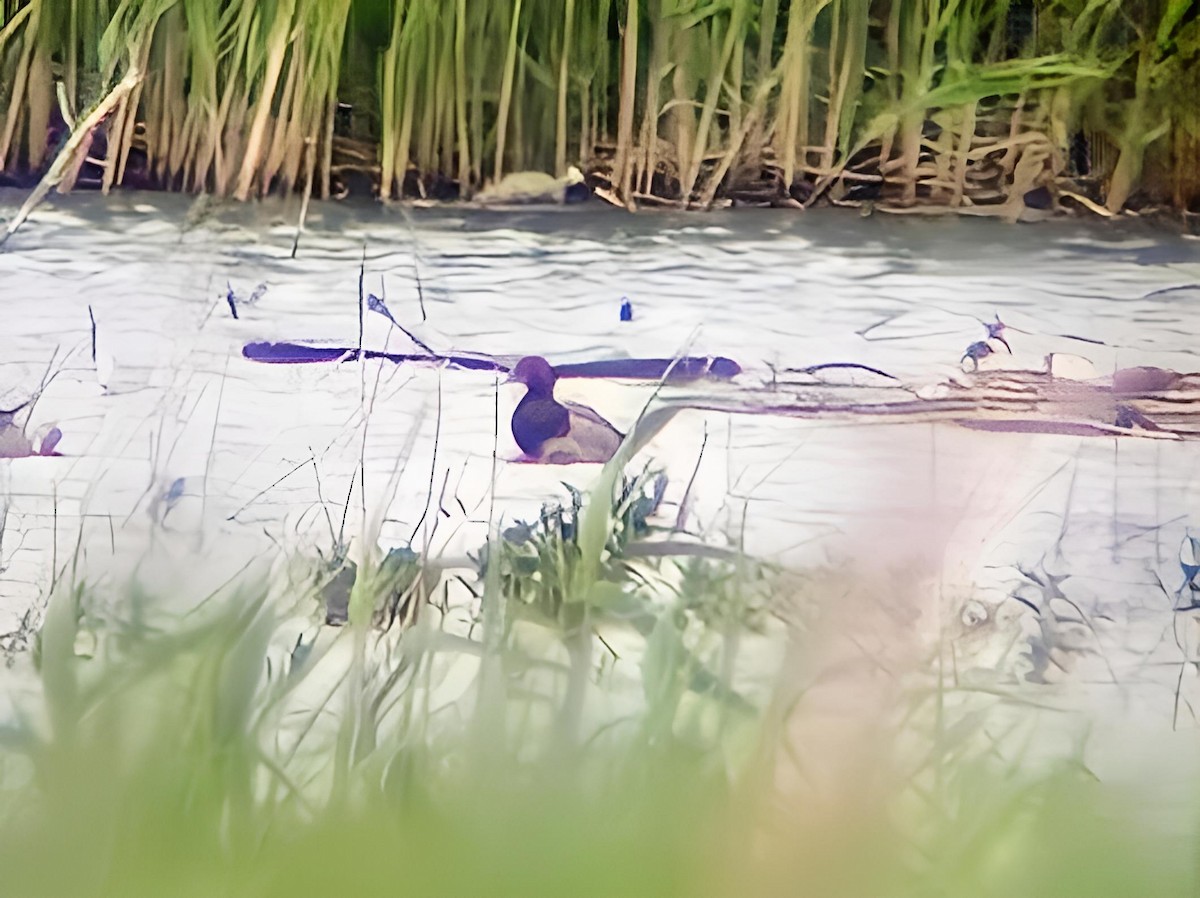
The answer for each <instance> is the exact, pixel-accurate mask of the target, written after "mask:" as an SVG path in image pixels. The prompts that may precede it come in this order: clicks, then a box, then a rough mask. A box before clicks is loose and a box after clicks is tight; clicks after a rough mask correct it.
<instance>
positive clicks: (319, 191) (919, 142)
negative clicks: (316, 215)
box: [0, 0, 1200, 216]
mask: <svg viewBox="0 0 1200 898" xmlns="http://www.w3.org/2000/svg"><path fill="white" fill-rule="evenodd" d="M1198 12H1200V6H1198V5H1197V2H1196V0H1145V2H1139V3H1123V2H1120V0H1003V2H993V0H727V2H720V3H705V2H699V0H471V2H467V0H272V2H265V3H264V2H258V0H4V2H3V3H0V167H2V169H0V170H2V172H5V173H9V174H10V175H13V174H16V173H31V172H36V173H40V172H42V171H44V170H45V169H46V167H47V166H48V164H49V158H50V157H52V156H53V155H54V154H55V153H56V152H57V151H58V150H59V149H60V148H61V147H62V145H63V143H64V140H65V136H66V133H67V132H69V131H70V130H71V127H72V124H73V123H75V122H76V121H80V122H82V121H83V120H84V118H85V114H86V111H87V110H88V109H90V108H94V107H95V106H96V105H97V104H98V103H100V102H102V101H103V99H104V97H105V96H106V94H107V92H108V91H110V90H112V89H113V87H114V85H116V84H118V83H119V82H120V81H121V79H122V78H125V77H126V76H128V74H129V73H130V72H131V71H132V72H136V73H138V75H139V76H140V80H139V82H138V84H137V86H136V87H135V88H134V89H133V90H132V92H131V93H130V95H129V96H127V97H123V98H122V99H121V100H120V101H119V102H118V103H116V104H115V105H116V108H115V109H114V110H113V111H111V112H110V113H109V114H108V115H107V116H106V117H105V119H104V122H103V124H102V125H101V126H100V127H98V128H96V129H94V130H95V132H96V133H95V135H94V137H93V139H92V140H90V141H84V142H82V144H83V145H84V149H83V150H74V149H73V150H72V153H73V155H72V157H71V161H72V162H73V166H72V167H71V168H70V171H69V172H68V174H66V175H64V176H62V177H61V178H59V181H58V186H59V187H60V189H67V188H69V187H70V186H71V185H72V184H73V183H74V180H75V178H76V177H77V175H78V172H79V171H80V170H81V169H82V170H84V171H85V172H88V173H90V174H89V177H90V179H91V180H94V181H97V182H98V184H99V186H101V187H102V188H103V189H106V190H107V189H109V188H110V187H112V186H113V185H116V184H134V185H138V186H150V185H152V186H158V187H163V188H167V189H174V190H186V191H191V192H211V193H213V194H217V195H221V196H232V197H236V198H239V199H247V198H250V197H252V196H258V195H263V194H266V193H268V192H271V191H292V190H297V191H302V192H304V193H306V194H310V193H311V194H313V195H316V196H328V195H330V194H331V193H337V192H342V191H345V190H349V189H351V187H352V186H353V183H354V181H355V178H356V177H357V178H358V179H359V180H360V181H367V182H369V183H370V184H371V189H372V190H373V192H375V193H376V194H377V195H379V196H381V197H382V198H384V199H396V198H401V197H405V196H433V197H439V198H449V197H462V198H465V197H469V196H470V195H471V194H473V193H474V192H475V191H477V190H479V189H480V188H482V187H483V186H485V185H486V184H487V183H489V182H497V181H499V180H501V179H502V178H503V176H504V175H505V174H507V173H511V172H516V171H523V170H539V171H548V172H553V173H554V174H555V175H557V176H563V175H564V174H565V173H566V171H567V169H568V166H570V165H577V166H579V167H581V168H582V169H583V170H584V171H585V172H586V173H587V174H588V175H589V178H590V180H591V183H592V185H593V186H594V187H601V188H604V189H606V190H608V191H610V193H609V194H608V195H609V196H611V197H612V198H614V199H616V200H618V201H620V202H622V203H624V204H626V205H629V206H635V205H637V204H639V203H651V202H653V203H668V204H674V205H684V206H700V207H709V206H711V205H712V204H713V203H714V202H715V201H716V200H717V199H718V198H732V199H736V200H739V201H742V202H758V203H764V204H765V203H775V204H779V203H793V204H795V203H800V204H809V203H812V202H814V201H816V200H817V199H819V198H827V199H828V200H830V201H832V202H855V203H861V202H864V201H866V202H871V203H875V204H881V205H882V206H883V207H886V208H899V209H903V208H912V207H934V208H947V209H968V208H973V209H975V210H976V211H984V212H994V213H996V214H1002V215H1009V216H1013V215H1016V214H1018V213H1019V210H1020V207H1021V205H1022V202H1023V198H1024V197H1025V196H1026V195H1027V194H1029V193H1030V191H1034V190H1038V189H1041V188H1045V189H1046V190H1049V191H1050V192H1051V193H1052V194H1054V195H1056V197H1055V198H1061V195H1063V194H1067V195H1071V196H1074V197H1076V198H1077V199H1078V201H1079V202H1081V203H1084V204H1088V205H1091V206H1092V207H1093V208H1095V209H1097V210H1099V211H1105V212H1108V213H1115V212H1118V211H1120V210H1121V209H1123V208H1124V207H1126V206H1127V205H1128V204H1129V202H1130V201H1131V199H1135V198H1138V197H1141V198H1142V199H1143V201H1145V200H1151V201H1168V202H1173V203H1174V204H1176V205H1178V206H1182V207H1194V206H1195V205H1196V204H1197V202H1200V199H1198V196H1197V186H1196V178H1195V175H1194V168H1195V158H1194V149H1195V147H1196V145H1197V142H1198V140H1200V100H1198V99H1197V97H1198V96H1200V94H1198V92H1197V91H1196V90H1195V87H1196V85H1195V79H1196V75H1195V72H1196V71H1197V70H1198V67H1197V62H1198V60H1197V56H1198V55H1200V18H1198V16H1197V13H1198ZM340 104H341V105H340ZM77 143H79V142H78V141H77ZM89 159H91V160H93V162H89V161H88V160H89ZM94 166H99V168H98V170H97V169H96V168H94Z"/></svg>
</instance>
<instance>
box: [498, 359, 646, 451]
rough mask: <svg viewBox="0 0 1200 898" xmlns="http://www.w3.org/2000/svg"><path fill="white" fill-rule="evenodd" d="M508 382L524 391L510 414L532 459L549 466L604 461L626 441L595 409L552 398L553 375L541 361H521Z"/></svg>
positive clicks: (515, 434) (518, 437)
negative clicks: (522, 387) (521, 384)
mask: <svg viewBox="0 0 1200 898" xmlns="http://www.w3.org/2000/svg"><path fill="white" fill-rule="evenodd" d="M509 379H510V380H512V381H514V382H516V383H523V384H525V386H526V387H527V392H526V393H525V396H524V398H523V399H522V400H521V401H520V402H519V403H518V404H517V408H516V411H514V412H513V418H512V433H513V437H514V438H515V439H516V441H517V445H518V446H520V447H521V449H522V451H523V452H524V453H525V455H526V456H527V457H528V458H529V459H530V460H531V461H538V462H541V463H543V464H552V465H567V464H574V463H577V462H606V461H608V460H609V459H610V458H612V457H613V455H614V454H615V453H616V451H617V447H618V446H620V445H621V441H622V440H623V439H624V438H625V437H624V434H622V433H621V432H620V431H619V430H617V429H616V428H615V427H613V426H612V425H611V424H609V423H608V421H606V420H605V419H604V418H603V417H602V416H601V415H600V414H599V413H597V412H596V411H595V410H594V409H590V408H588V407H587V406H586V405H576V404H575V403H573V402H559V401H558V400H557V399H555V398H554V383H555V381H556V380H557V377H556V375H555V373H554V369H553V368H551V367H550V364H549V363H548V362H547V361H546V360H545V359H543V358H541V357H539V356H528V357H526V358H523V359H521V361H519V362H518V363H517V366H516V367H515V368H514V369H513V371H512V376H511V377H510V378H509Z"/></svg>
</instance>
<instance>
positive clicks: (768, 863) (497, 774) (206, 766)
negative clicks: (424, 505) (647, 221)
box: [0, 416, 1200, 898]
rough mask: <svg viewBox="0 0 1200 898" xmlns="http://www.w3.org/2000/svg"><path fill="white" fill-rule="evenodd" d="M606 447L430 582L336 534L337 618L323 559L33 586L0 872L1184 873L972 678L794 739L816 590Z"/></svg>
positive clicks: (1170, 836)
mask: <svg viewBox="0 0 1200 898" xmlns="http://www.w3.org/2000/svg"><path fill="white" fill-rule="evenodd" d="M643 421H648V422H649V423H648V424H646V426H645V427H643V428H642V433H641V435H640V436H642V437H644V436H645V433H646V432H647V430H648V429H649V430H652V429H653V418H652V417H651V416H647V417H646V418H645V419H643ZM636 430H637V428H635V431H636ZM638 440H639V434H638V433H637V432H635V434H634V435H633V436H632V437H631V438H630V440H629V442H628V445H627V446H626V449H625V451H624V452H623V453H622V455H621V456H619V457H618V459H617V460H616V462H615V463H614V464H613V465H611V466H610V467H609V468H607V469H606V471H605V472H604V474H602V476H601V480H600V484H599V486H598V487H597V488H596V489H595V490H593V491H592V492H591V493H590V494H589V495H588V496H584V495H581V494H578V493H575V492H571V493H570V494H569V497H568V498H567V500H566V501H564V503H563V504H562V505H561V506H558V507H551V508H548V509H546V511H545V512H544V513H543V514H542V516H541V517H540V519H539V520H537V521H534V522H530V523H529V524H524V525H520V524H514V525H513V527H511V528H508V529H507V530H506V532H505V533H504V534H500V533H497V534H495V535H494V537H493V538H492V540H491V541H490V543H489V545H488V546H487V547H486V550H485V551H484V552H482V553H481V557H480V564H479V570H478V571H477V572H476V576H475V577H473V578H469V579H468V580H467V586H469V587H470V589H466V588H463V589H459V590H457V592H456V593H454V595H456V596H457V598H453V599H451V598H450V596H451V593H449V592H446V591H444V589H443V588H441V587H443V586H444V585H445V584H449V583H452V582H458V581H456V580H455V577H456V576H460V575H461V573H462V572H447V571H441V570H439V569H438V567H437V565H436V563H435V560H431V559H421V558H419V557H418V556H416V555H413V554H410V553H405V554H404V555H403V557H402V558H400V562H401V564H400V566H399V567H397V566H395V559H393V562H385V563H379V564H375V563H372V562H370V561H364V562H363V563H362V565H360V567H359V568H358V569H357V576H356V577H355V581H354V583H353V586H352V588H351V590H350V594H349V597H348V609H347V610H348V622H347V624H346V625H345V626H344V627H340V628H336V627H324V626H321V625H320V622H321V621H322V620H323V618H324V614H325V610H326V602H327V601H328V597H329V595H330V593H329V591H328V589H325V588H324V587H323V584H324V583H325V582H326V579H327V576H326V574H324V573H322V574H321V575H320V576H317V577H314V576H313V574H314V573H320V572H324V571H327V566H326V564H325V562H324V561H322V562H319V563H316V564H311V563H307V562H304V561H303V559H296V560H294V561H293V562H291V564H290V566H289V568H288V569H289V570H290V571H291V574H290V575H288V576H284V575H282V574H278V573H277V575H276V579H275V580H272V581H269V582H268V581H265V580H264V581H255V580H252V579H251V580H245V581H243V582H240V583H236V584H233V585H231V586H230V587H229V588H228V589H227V590H225V591H223V592H222V593H219V594H217V595H214V596H211V597H209V598H207V599H205V600H204V601H201V602H199V603H196V604H192V605H188V606H184V605H181V602H180V600H178V599H176V598H172V597H171V596H168V595H157V596H150V595H146V594H144V593H143V592H141V591H140V590H138V589H137V587H136V585H128V584H127V585H125V586H124V587H119V586H118V587H112V588H111V591H107V590H105V589H103V588H101V587H99V586H96V585H92V586H89V585H87V584H75V585H71V584H69V583H65V582H64V583H63V584H61V585H60V587H59V589H58V590H57V591H56V592H55V594H54V595H53V597H52V600H51V603H50V606H49V608H48V611H47V614H46V618H45V623H44V626H43V627H42V629H41V631H40V633H39V634H38V636H37V638H36V640H35V645H34V648H33V651H32V653H31V655H29V656H22V657H20V658H18V659H16V667H17V668H18V670H24V672H25V673H26V674H28V675H29V679H25V680H22V679H20V678H19V677H17V676H15V675H14V677H13V678H12V683H13V686H12V688H11V689H10V691H9V696H8V697H9V698H10V699H11V700H12V702H13V703H14V706H15V708H16V709H17V712H16V713H15V714H14V715H12V716H11V718H10V719H8V720H6V722H5V723H4V725H3V728H2V729H0V870H2V871H3V874H2V876H3V883H4V892H5V893H6V894H12V895H21V896H68V895H69V896H73V898H78V896H89V895H98V896H99V895H102V896H143V895H144V896H152V895H163V894H171V895H196V896H212V895H227V896H295V895H310V894H311V895H317V894H330V893H336V894H354V895H363V896H369V895H396V894H403V895H408V894H411V895H421V896H433V895H439V896H440V895H446V896H459V895H484V894H486V895H497V896H505V895H512V896H536V895H564V894H569V895H596V896H639V895H645V896H676V895H677V896H689V898H691V896H725V895H729V896H733V895H747V894H753V895H822V896H863V895H870V896H881V898H884V896H914V898H915V896H925V895H947V896H958V895H963V896H967V895H970V896H997V898H1001V896H1003V898H1008V896H1014V895H1039V896H1074V895H1078V896H1113V898H1117V896H1123V898H1124V896H1129V895H1139V896H1159V895H1161V896H1174V895H1186V894H1194V893H1195V889H1196V887H1197V885H1200V878H1198V868H1197V864H1196V857H1197V852H1196V848H1195V840H1194V835H1195V831H1196V828H1197V827H1196V820H1195V819H1193V820H1191V821H1189V822H1188V823H1187V824H1186V825H1184V826H1182V827H1181V826H1179V825H1178V822H1174V823H1172V822H1170V821H1160V820H1157V819H1156V816H1155V813H1154V809H1153V806H1152V805H1149V806H1148V805H1147V804H1146V801H1145V800H1144V799H1142V798H1141V797H1140V796H1139V795H1137V794H1136V792H1133V793H1131V792H1128V791H1121V790H1118V789H1117V788H1116V787H1114V786H1109V785H1106V784H1103V783H1100V782H1098V781H1096V779H1095V778H1094V777H1092V776H1091V775H1090V774H1089V773H1088V772H1087V771H1086V770H1084V769H1083V768H1082V766H1081V765H1080V764H1079V761H1078V758H1077V757H1076V756H1075V755H1074V754H1073V753H1067V754H1066V755H1060V756H1051V757H1050V759H1049V761H1047V760H1046V756H1045V754H1044V753H1042V754H1040V755H1038V757H1039V758H1040V760H1035V758H1034V756H1033V755H1031V756H1030V757H1028V758H1025V757H1016V758H1015V759H1014V758H1013V757H1011V755H1009V754H1008V753H1007V749H1006V748H1005V746H1004V744H1002V742H1001V741H1000V740H998V739H997V738H996V737H995V736H994V735H993V734H992V730H993V729H994V727H991V726H988V725H987V723H986V722H987V720H988V719H989V713H990V711H999V710H1000V709H1001V707H1002V705H1003V702H1002V701H1001V700H1000V699H998V698H995V697H988V696H983V695H980V694H973V693H970V692H965V691H964V692H950V691H947V690H946V689H944V688H925V687H923V686H919V685H914V687H912V688H910V689H907V690H906V691H905V693H904V694H905V695H906V696H907V697H906V698H905V701H904V704H903V706H902V707H899V708H897V709H895V713H889V714H885V715H884V716H883V717H877V716H874V715H872V716H870V717H869V719H868V718H864V719H862V720H860V721H859V724H860V727H859V732H860V735H859V736H858V737H857V738H858V740H859V741H858V742H852V743H849V744H844V745H843V746H842V749H840V750H839V752H838V753H837V754H835V755H833V756H830V755H829V754H828V751H827V750H822V749H821V748H820V747H819V746H820V745H821V744H822V739H823V737H824V736H826V735H827V734H826V733H825V731H824V727H825V724H824V723H822V722H821V719H820V717H819V716H818V717H812V716H808V715H806V714H805V713H804V712H803V710H802V709H800V707H799V706H800V705H802V704H803V699H804V697H805V695H806V693H807V691H808V690H809V689H811V688H819V680H818V682H817V683H813V684H811V685H809V686H804V685H803V682H802V677H801V676H800V674H799V672H798V671H799V668H797V667H796V666H795V665H794V664H792V663H789V662H788V660H787V659H788V658H793V659H794V658H797V657H799V658H804V657H805V656H806V655H808V654H810V653H811V654H814V655H815V654H818V653H819V649H820V644H821V641H822V640H823V639H824V638H826V637H828V636H830V635H832V634H830V633H829V632H828V631H827V630H822V629H821V627H820V625H819V619H820V617H821V615H820V610H821V607H820V602H819V601H817V602H815V603H814V600H813V599H812V597H811V595H810V593H809V592H808V591H807V590H806V589H805V588H803V584H804V580H805V578H804V577H803V576H800V578H799V579H797V575H796V574H791V575H787V574H784V572H781V571H777V570H774V569H772V568H770V567H767V566H763V565H761V564H757V563H755V562H753V561H752V560H751V559H748V558H746V557H744V556H742V555H740V554H739V553H737V552H735V551H731V550H723V549H720V548H719V547H716V546H712V545H709V546H707V547H703V546H700V545H698V544H692V545H690V546H689V545H687V544H684V543H681V542H680V541H679V539H678V538H677V537H676V538H673V539H672V540H670V541H668V542H665V543H664V542H663V536H664V535H665V534H664V533H663V532H661V531H658V532H656V528H655V525H654V524H655V522H654V519H653V518H652V517H650V514H651V512H652V510H653V508H654V506H655V504H656V502H655V495H656V485H657V483H658V480H657V478H656V477H655V476H654V475H653V474H652V473H650V472H646V473H643V474H642V475H641V476H639V477H637V478H635V479H633V480H632V481H630V480H625V479H623V478H621V477H619V476H618V475H619V472H620V470H621V468H622V465H623V462H624V461H625V460H626V456H627V455H628V454H630V453H631V452H632V450H633V449H634V448H635V447H636V444H637V442H638ZM654 546H658V547H659V549H660V550H661V551H659V552H654V551H651V548H652V547H654ZM397 557H398V556H397ZM422 582H424V583H425V584H426V587H428V588H426V587H421V586H420V585H419V584H420V583H422ZM422 589H424V592H422ZM835 591H836V588H835ZM398 594H403V595H406V596H410V597H411V596H413V595H419V596H421V598H422V601H421V603H420V605H419V607H417V608H416V613H415V614H413V615H411V616H409V617H407V618H406V619H404V620H403V622H402V621H400V620H395V619H393V618H392V616H391V615H389V614H386V613H381V612H382V611H384V610H385V609H387V608H388V607H391V605H392V603H393V601H394V598H395V596H396V595H398ZM805 596H808V598H805ZM426 600H428V601H426ZM785 618H786V620H787V621H788V623H787V624H786V625H785V624H784V623H783V619H785ZM894 673H897V674H898V672H894ZM914 673H915V672H914ZM918 682H921V681H920V680H919V679H918V680H915V681H914V683H918ZM18 684H22V685H23V687H24V688H20V689H18V688H17V685H18ZM1010 710H1011V709H1010ZM861 713H862V712H861V710H859V709H857V708H856V707H855V706H854V704H853V702H851V703H848V704H847V706H846V708H845V709H844V712H843V714H842V715H841V717H842V718H843V719H854V718H855V715H856V714H861ZM1007 719H1011V716H1009V717H1008V718H1007ZM1031 721H1032V718H1031V720H1030V721H1026V723H1027V724H1028V723H1030V722H1031ZM1035 731H1036V729H1035V730H1031V732H1035ZM1018 741H1020V740H1018ZM847 754H848V755H850V756H853V757H854V758H855V760H853V761H851V760H850V758H849V757H846V758H842V757H841V756H842V755H847ZM842 760H845V761H846V763H845V764H841V763H840V762H841V761H842ZM830 761H835V762H838V763H835V764H834V766H833V767H830V766H829V762H830ZM839 767H841V768H842V769H841V770H840V772H839V770H838V768H839ZM822 770H823V771H824V772H821V771H822ZM1197 785H1198V784H1196V783H1188V782H1182V783H1179V784H1177V785H1176V786H1175V787H1173V788H1174V791H1175V792H1176V793H1178V792H1180V790H1183V791H1185V792H1186V791H1187V790H1191V791H1192V792H1195V791H1196V786H1197Z"/></svg>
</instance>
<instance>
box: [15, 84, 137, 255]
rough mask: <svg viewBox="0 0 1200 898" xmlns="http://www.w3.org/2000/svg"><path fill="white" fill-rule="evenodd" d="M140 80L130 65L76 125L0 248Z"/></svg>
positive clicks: (19, 213)
mask: <svg viewBox="0 0 1200 898" xmlns="http://www.w3.org/2000/svg"><path fill="white" fill-rule="evenodd" d="M142 78H143V73H142V72H141V71H140V70H138V69H137V67H136V66H131V67H130V69H129V71H128V72H126V74H125V77H124V78H122V79H121V80H120V82H118V84H117V86H116V87H114V88H113V89H112V90H111V91H109V92H108V95H107V96H106V97H104V99H102V100H101V101H100V102H99V103H98V104H96V106H95V108H93V109H92V110H91V112H89V113H88V114H87V115H86V116H85V117H84V118H83V119H82V120H80V121H79V122H77V123H76V124H75V128H74V129H73V130H72V131H71V135H70V136H69V137H68V138H67V142H66V144H65V145H64V146H63V148H62V150H60V151H59V154H58V156H57V157H56V158H55V160H54V162H53V163H52V164H51V166H50V170H49V171H48V172H46V175H45V176H44V177H43V178H42V180H41V181H39V182H38V185H37V187H36V188H34V190H33V192H32V193H31V194H30V195H29V197H28V198H27V199H26V200H25V202H24V203H23V204H22V205H21V208H20V209H18V210H17V214H16V215H14V216H13V219H12V221H10V222H9V223H8V227H7V228H6V229H5V231H4V237H3V238H0V246H3V245H4V244H5V243H6V242H8V239H9V238H10V237H12V235H13V234H15V233H16V232H17V229H18V228H20V227H21V225H22V224H24V223H25V220H26V219H27V218H29V215H30V213H31V212H32V211H33V210H34V209H35V208H36V207H37V205H38V204H39V203H40V202H41V201H42V200H43V199H45V198H46V195H47V194H48V193H49V192H50V191H51V190H52V189H53V188H54V187H55V186H56V185H57V184H58V183H59V182H60V181H61V180H62V177H63V175H64V174H65V173H66V172H67V170H68V169H69V167H70V166H72V165H73V164H75V156H76V155H77V154H78V153H80V152H86V149H87V146H88V143H90V141H88V140H87V139H88V138H89V137H90V136H91V133H92V131H93V130H94V129H95V128H96V127H97V126H99V124H100V123H101V122H102V121H104V119H105V118H106V117H107V116H108V115H109V114H110V113H111V112H112V111H113V109H115V108H116V107H117V106H118V105H120V104H121V103H122V102H124V101H125V100H126V99H128V97H129V95H130V94H131V93H132V92H133V91H134V90H135V89H136V88H137V86H138V85H139V84H141V83H142Z"/></svg>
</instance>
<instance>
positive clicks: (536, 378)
mask: <svg viewBox="0 0 1200 898" xmlns="http://www.w3.org/2000/svg"><path fill="white" fill-rule="evenodd" d="M508 379H509V381H510V382H511V383H519V384H525V386H527V387H529V392H530V393H533V394H535V395H543V396H549V395H553V393H554V382H555V381H556V380H558V377H557V375H555V373H554V369H553V368H551V367H550V363H549V362H547V361H546V360H545V359H544V358H542V357H541V356H540V355H528V356H526V357H525V358H523V359H521V361H519V362H517V366H516V367H515V368H513V369H512V373H511V374H509V376H508Z"/></svg>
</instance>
